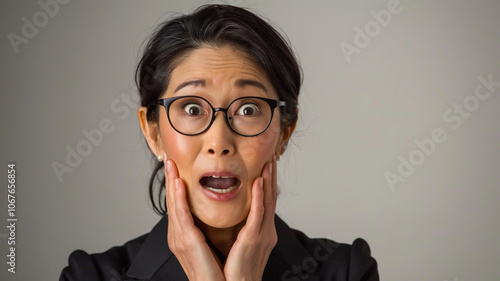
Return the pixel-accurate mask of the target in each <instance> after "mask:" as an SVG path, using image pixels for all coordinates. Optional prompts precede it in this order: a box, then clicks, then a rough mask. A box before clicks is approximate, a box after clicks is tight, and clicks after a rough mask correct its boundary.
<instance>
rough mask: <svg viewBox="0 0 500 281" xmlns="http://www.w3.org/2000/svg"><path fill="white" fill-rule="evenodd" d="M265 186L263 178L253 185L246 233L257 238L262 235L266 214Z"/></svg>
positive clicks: (256, 180)
mask: <svg viewBox="0 0 500 281" xmlns="http://www.w3.org/2000/svg"><path fill="white" fill-rule="evenodd" d="M266 165H267V164H266ZM263 185H264V179H263V178H262V177H258V178H257V179H255V181H254V182H253V185H252V201H251V203H250V212H249V214H248V217H247V221H246V224H245V227H244V231H245V232H246V233H248V235H251V236H253V237H257V235H259V233H260V228H261V224H262V218H263V217H264V212H265V210H264V190H263Z"/></svg>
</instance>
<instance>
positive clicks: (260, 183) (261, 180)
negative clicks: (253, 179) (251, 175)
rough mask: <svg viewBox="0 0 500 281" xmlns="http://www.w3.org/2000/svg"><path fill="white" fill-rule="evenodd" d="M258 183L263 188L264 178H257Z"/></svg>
mask: <svg viewBox="0 0 500 281" xmlns="http://www.w3.org/2000/svg"><path fill="white" fill-rule="evenodd" d="M259 185H260V188H264V179H263V178H262V177H261V178H260V179H259Z"/></svg>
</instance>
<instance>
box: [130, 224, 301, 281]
mask: <svg viewBox="0 0 500 281" xmlns="http://www.w3.org/2000/svg"><path fill="white" fill-rule="evenodd" d="M167 220H168V219H167V218H166V217H163V218H162V219H161V220H160V221H159V222H158V223H157V224H156V226H155V227H154V228H153V230H152V231H151V232H150V233H149V235H148V236H147V238H146V240H145V241H144V243H143V245H142V246H141V248H140V250H139V252H138V253H137V255H136V257H135V258H134V259H133V261H132V264H131V266H130V268H129V270H128V271H127V276H128V277H129V278H130V277H132V278H135V280H160V279H161V280H167V279H165V278H168V277H172V276H177V278H176V279H175V280H181V279H183V278H179V277H182V276H184V278H185V274H184V271H183V269H182V267H181V265H180V264H179V262H178V261H177V258H176V257H175V256H174V254H173V253H172V251H170V249H169V247H168V243H167V229H168V227H167V226H168V221H167ZM275 226H276V232H277V235H278V242H277V243H276V246H275V247H274V249H273V251H272V252H271V255H270V256H269V261H268V264H267V266H266V270H265V272H264V277H265V276H271V275H272V276H275V275H276V274H279V276H280V277H281V275H282V274H283V273H284V272H285V271H287V270H291V269H292V266H293V265H299V264H301V263H302V262H303V261H304V260H305V259H306V258H308V257H310V256H311V255H310V254H309V253H308V252H307V251H306V250H305V249H304V245H302V243H301V242H300V241H299V240H298V239H297V237H296V233H295V232H294V230H292V229H291V228H290V227H289V226H288V225H287V224H286V223H285V222H284V221H283V220H281V218H279V217H278V216H277V215H275ZM157 273H158V275H156V276H155V274H157ZM153 277H155V278H154V279H152V278H153ZM266 279H268V278H266ZM185 280H187V278H186V279H185ZM271 280H272V279H271Z"/></svg>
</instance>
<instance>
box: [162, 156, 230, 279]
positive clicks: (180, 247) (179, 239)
mask: <svg viewBox="0 0 500 281" xmlns="http://www.w3.org/2000/svg"><path fill="white" fill-rule="evenodd" d="M164 159H166V157H165V158H164ZM164 164H165V175H166V177H165V178H166V183H165V185H166V186H165V188H166V190H165V197H166V203H167V210H168V235H167V236H168V237H167V239H168V246H169V247H170V250H171V251H172V253H174V255H175V256H176V257H177V259H178V260H179V263H180V264H181V266H182V268H183V269H184V272H185V273H186V275H187V277H188V279H189V280H191V281H193V280H195V281H200V280H210V281H223V280H225V278H224V273H223V272H222V269H221V267H222V266H221V264H220V261H219V259H218V258H217V257H216V256H215V254H214V252H213V251H212V250H211V249H210V247H209V246H208V244H207V243H206V241H205V236H204V235H203V233H202V232H201V230H200V229H199V228H198V227H197V226H196V225H195V224H194V219H193V216H192V215H191V212H190V211H189V206H188V203H187V199H186V188H185V186H184V183H183V181H182V180H181V179H180V178H179V172H178V170H177V166H176V165H175V163H174V161H172V160H165V162H164Z"/></svg>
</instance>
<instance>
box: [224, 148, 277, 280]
mask: <svg viewBox="0 0 500 281" xmlns="http://www.w3.org/2000/svg"><path fill="white" fill-rule="evenodd" d="M276 170H277V165H276V157H273V159H272V160H271V162H269V163H267V164H266V165H264V169H263V171H262V175H261V177H258V178H257V179H256V180H255V181H254V183H253V186H252V202H251V205H250V213H249V214H248V218H247V221H246V224H245V226H243V228H242V229H241V230H240V232H239V233H238V237H237V238H236V241H235V242H234V244H233V246H232V248H231V251H230V252H229V255H228V257H227V260H226V264H225V265H224V276H225V278H226V280H227V281H237V280H252V281H255V280H262V275H263V274H264V269H265V267H266V264H267V260H268V259H269V255H270V254H271V251H272V250H273V248H274V246H275V245H276V243H277V241H278V236H277V234H276V227H275V225H274V214H275V210H276V201H277V197H278V190H277V179H276Z"/></svg>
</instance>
